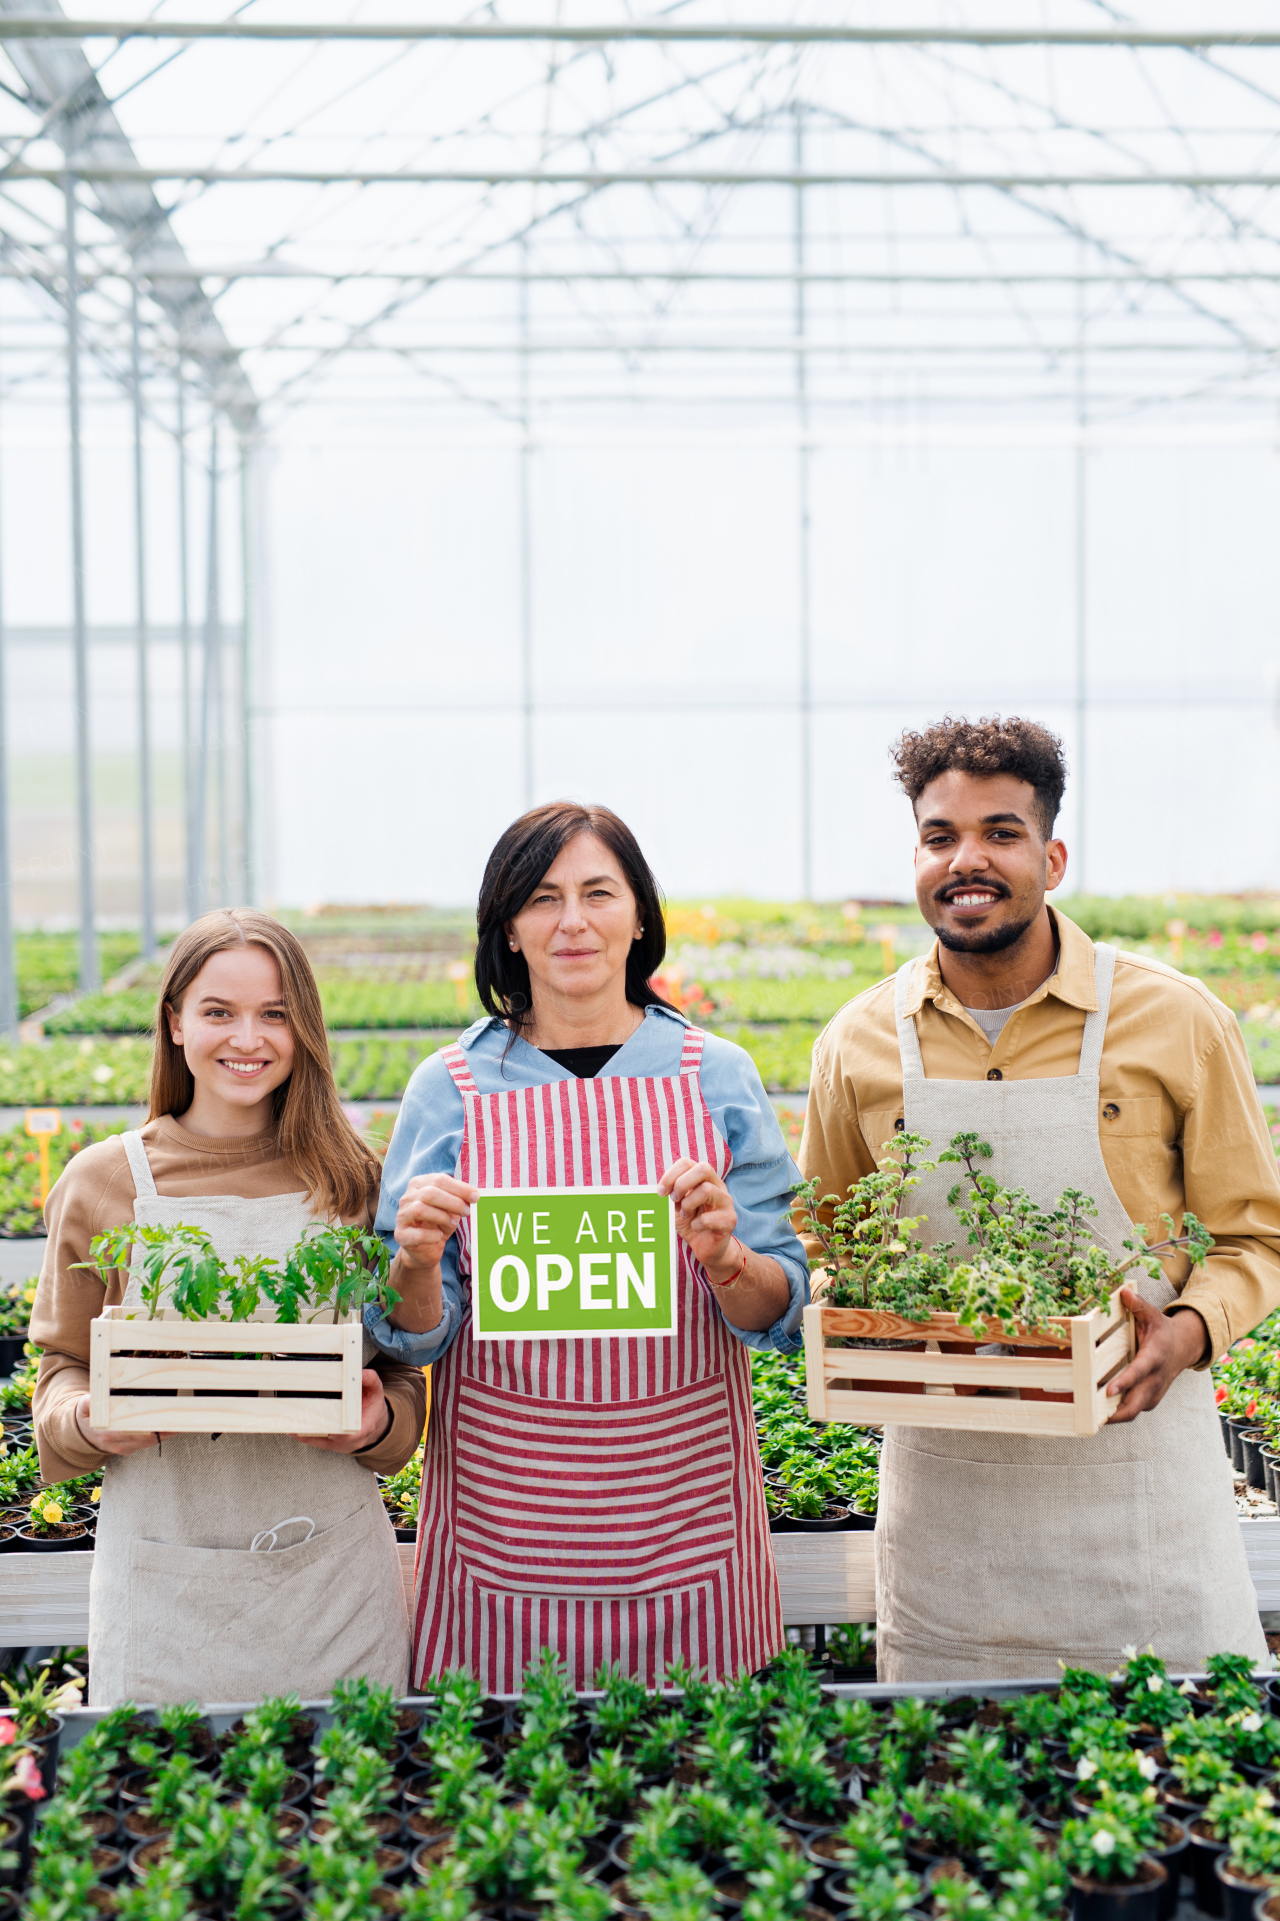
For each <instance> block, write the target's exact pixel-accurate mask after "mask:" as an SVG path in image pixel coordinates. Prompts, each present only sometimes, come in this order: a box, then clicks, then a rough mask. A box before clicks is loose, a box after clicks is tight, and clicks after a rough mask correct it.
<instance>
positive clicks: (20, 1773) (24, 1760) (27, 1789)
mask: <svg viewBox="0 0 1280 1921" xmlns="http://www.w3.org/2000/svg"><path fill="white" fill-rule="evenodd" d="M13 1780H14V1786H15V1787H17V1788H19V1789H20V1790H21V1792H22V1793H23V1794H25V1795H26V1797H27V1799H28V1801H43V1800H44V1798H45V1794H44V1783H43V1781H41V1779H40V1770H39V1768H38V1767H37V1766H36V1757H35V1755H34V1754H32V1753H30V1752H28V1753H26V1754H20V1755H19V1756H18V1761H17V1765H16V1767H15V1768H14V1770H13Z"/></svg>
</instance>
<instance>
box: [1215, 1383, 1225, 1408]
mask: <svg viewBox="0 0 1280 1921" xmlns="http://www.w3.org/2000/svg"><path fill="white" fill-rule="evenodd" d="M1213 1398H1214V1400H1215V1401H1216V1402H1217V1403H1218V1406H1219V1407H1221V1406H1222V1403H1223V1402H1224V1401H1225V1400H1226V1398H1227V1390H1226V1388H1225V1387H1218V1388H1215V1389H1214V1391H1213Z"/></svg>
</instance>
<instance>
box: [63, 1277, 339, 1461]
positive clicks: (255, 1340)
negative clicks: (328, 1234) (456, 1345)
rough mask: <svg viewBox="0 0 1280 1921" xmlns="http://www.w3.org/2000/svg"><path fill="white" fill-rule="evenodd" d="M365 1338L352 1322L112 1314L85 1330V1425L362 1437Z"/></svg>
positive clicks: (116, 1310)
mask: <svg viewBox="0 0 1280 1921" xmlns="http://www.w3.org/2000/svg"><path fill="white" fill-rule="evenodd" d="M363 1333H364V1330H363V1327H362V1324H361V1319H360V1316H359V1315H358V1314H355V1313H347V1314H344V1315H341V1316H340V1317H339V1318H338V1320H337V1321H332V1320H331V1321H328V1322H323V1323H316V1322H308V1323H307V1324H306V1325H294V1324H292V1323H285V1322H281V1321H187V1320H183V1319H182V1317H181V1316H180V1315H178V1314H174V1313H173V1312H172V1310H170V1309H166V1310H164V1311H163V1312H162V1314H161V1315H159V1316H157V1318H156V1319H155V1320H143V1319H141V1318H140V1317H136V1316H135V1317H133V1318H129V1319H126V1317H125V1313H124V1310H123V1308H120V1307H107V1308H104V1309H103V1311H102V1313H101V1314H100V1315H99V1316H98V1318H97V1319H96V1320H94V1321H93V1322H91V1323H90V1327H89V1419H90V1421H91V1422H92V1424H93V1426H94V1427H100V1428H114V1429H115V1430H116V1431H117V1432H121V1433H125V1434H151V1433H154V1432H156V1431H160V1432H164V1433H175V1434H357V1433H359V1431H360V1419H361V1416H360V1364H361V1356H362V1352H363ZM236 1350H238V1351H239V1352H241V1353H244V1352H245V1351H246V1350H249V1351H251V1352H252V1353H253V1354H254V1355H255V1358H253V1359H250V1360H238V1359H234V1358H232V1359H228V1358H227V1356H228V1352H229V1351H230V1352H232V1353H234V1352H235V1351H236ZM259 1353H265V1356H266V1358H264V1359H261V1360H260V1359H257V1358H256V1356H257V1354H259ZM282 1396H283V1397H285V1398H280V1397H282Z"/></svg>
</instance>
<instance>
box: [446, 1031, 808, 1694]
mask: <svg viewBox="0 0 1280 1921" xmlns="http://www.w3.org/2000/svg"><path fill="white" fill-rule="evenodd" d="M703 1039H704V1036H703V1034H702V1033H701V1032H700V1031H699V1030H698V1029H697V1028H692V1027H691V1028H689V1029H688V1030H687V1032H686V1035H685V1041H684V1049H683V1053H682V1056H681V1061H680V1072H679V1075H678V1076H674V1077H671V1078H666V1079H661V1080H630V1079H611V1080H566V1081H548V1082H547V1083H545V1084H544V1085H543V1086H541V1087H527V1088H518V1089H511V1090H509V1091H504V1092H502V1093H498V1094H482V1093H481V1092H480V1091H479V1089H478V1088H477V1086H476V1083H475V1080H474V1079H473V1077H472V1074H471V1069H470V1067H469V1066H468V1063H467V1057H466V1054H465V1053H464V1051H463V1050H462V1048H460V1047H457V1046H454V1047H447V1048H445V1049H443V1050H442V1058H443V1059H444V1061H445V1063H446V1064H447V1066H448V1069H449V1072H450V1074H451V1075H452V1077H453V1081H454V1084H455V1086H456V1087H457V1088H458V1090H459V1092H460V1093H461V1095H462V1100H463V1106H464V1108H465V1110H466V1126H465V1131H464V1134H463V1140H462V1152H461V1154H460V1155H459V1157H458V1178H459V1179H460V1180H464V1181H471V1182H474V1183H475V1184H476V1185H477V1186H479V1187H482V1188H486V1189H491V1188H503V1189H506V1188H527V1187H570V1186H573V1187H608V1186H622V1185H633V1186H656V1184H657V1182H658V1180H659V1179H660V1178H661V1176H662V1174H663V1173H664V1172H665V1170H666V1169H667V1168H668V1167H669V1166H670V1165H671V1163H672V1162H673V1161H675V1160H678V1159H679V1157H680V1156H681V1155H682V1154H687V1155H688V1156H689V1157H690V1158H691V1159H692V1160H703V1161H707V1162H709V1163H710V1165H711V1166H712V1167H714V1168H715V1169H716V1170H717V1172H718V1173H719V1174H720V1176H721V1178H722V1179H723V1177H724V1176H725V1175H726V1174H727V1173H728V1171H729V1167H730V1164H731V1161H732V1156H731V1154H730V1152H729V1148H728V1146H727V1145H726V1143H725V1142H724V1140H722V1138H721V1136H720V1134H719V1133H718V1132H717V1130H716V1127H715V1123H714V1122H713V1121H712V1118H711V1115H710V1114H709V1113H708V1111H707V1105H706V1101H705V1100H704V1099H703V1094H702V1085H701V1081H700V1080H699V1076H698V1069H699V1066H700V1064H701V1060H702V1044H703ZM458 1238H459V1243H460V1245H459V1261H458V1266H459V1272H460V1273H461V1274H462V1275H463V1276H464V1277H465V1276H468V1275H469V1274H470V1272H471V1246H470V1232H469V1224H468V1223H467V1222H464V1223H463V1224H462V1226H461V1227H460V1228H459V1230H458ZM678 1248H679V1259H678V1263H677V1283H676V1286H677V1300H676V1331H675V1333H674V1335H670V1336H667V1337H664V1338H661V1339H659V1338H657V1337H655V1336H652V1335H650V1336H645V1337H643V1338H639V1339H637V1338H630V1339H618V1340H612V1341H608V1340H585V1339H584V1340H562V1341H473V1340H472V1338H471V1325H470V1319H469V1318H468V1320H467V1321H466V1322H465V1324H464V1325H463V1328H462V1330H461V1332H460V1333H459V1334H458V1337H457V1339H456V1340H455V1341H454V1343H453V1345H452V1347H451V1348H450V1349H449V1351H448V1353H447V1354H446V1355H445V1356H444V1359H443V1360H442V1361H439V1362H437V1364H436V1366H435V1367H434V1368H433V1370H432V1373H433V1378H434V1405H433V1407H432V1412H431V1426H430V1430H429V1432H428V1436H427V1447H426V1462H425V1468H424V1472H423V1477H422V1506H421V1520H420V1523H419V1534H418V1562H417V1574H416V1598H415V1605H414V1652H413V1674H414V1678H415V1682H416V1683H417V1684H418V1685H421V1684H422V1682H423V1680H424V1679H425V1677H426V1676H428V1675H432V1674H439V1673H441V1672H443V1671H444V1670H445V1669H448V1668H457V1667H461V1668H467V1669H469V1670H470V1671H471V1672H472V1673H473V1674H475V1675H477V1676H478V1677H479V1679H480V1680H481V1681H482V1682H483V1683H484V1685H485V1687H486V1688H487V1689H488V1690H489V1692H490V1693H511V1692H513V1691H515V1690H516V1689H518V1688H519V1687H520V1684H521V1676H522V1674H523V1671H524V1668H525V1665H526V1663H527V1662H529V1661H530V1660H533V1659H534V1658H536V1656H537V1654H538V1651H539V1649H541V1648H544V1647H550V1648H555V1649H556V1650H557V1651H558V1652H559V1653H560V1654H562V1655H563V1656H564V1658H565V1660H566V1661H567V1663H568V1666H569V1673H570V1676H571V1677H572V1680H573V1684H574V1686H575V1687H578V1688H585V1687H590V1686H591V1684H592V1677H593V1676H594V1674H595V1672H596V1669H597V1668H598V1667H599V1665H600V1663H601V1662H614V1661H617V1662H620V1663H621V1664H622V1667H623V1668H624V1669H625V1671H626V1672H628V1673H630V1674H636V1675H640V1676H643V1678H644V1679H645V1680H646V1681H648V1682H652V1681H654V1680H656V1679H657V1677H658V1676H659V1675H660V1674H661V1673H662V1672H663V1670H664V1669H665V1668H666V1667H667V1666H668V1665H669V1664H670V1663H671V1662H673V1661H675V1660H684V1661H687V1662H689V1664H690V1665H691V1666H693V1667H695V1668H697V1667H701V1668H705V1669H707V1671H708V1672H709V1673H710V1674H711V1675H713V1676H719V1675H734V1674H738V1673H741V1672H743V1671H748V1672H750V1671H752V1670H754V1669H756V1668H759V1667H763V1666H764V1664H765V1662H766V1661H768V1660H770V1659H771V1658H772V1656H773V1655H774V1654H776V1653H777V1651H778V1649H779V1648H780V1647H781V1646H782V1644H783V1639H784V1636H783V1629H782V1607H781V1602H780V1598H779V1594H778V1581H777V1574H776V1572H775V1569H774V1563H773V1553H772V1550H771V1548H770V1544H769V1528H768V1520H767V1516H766V1512H765V1505H764V1482H763V1478H762V1476H761V1471H760V1455H759V1451H758V1449H757V1446H756V1438H755V1425H754V1422H753V1419H752V1411H751V1365H750V1362H749V1360H748V1357H747V1350H746V1348H745V1347H744V1346H743V1345H742V1343H741V1342H740V1341H738V1340H736V1339H735V1338H734V1336H733V1335H732V1334H731V1333H730V1332H729V1330H728V1328H727V1327H726V1326H725V1324H724V1321H723V1320H722V1318H721V1315H720V1310H719V1308H718V1307H717V1306H716V1303H715V1299H714V1296H713V1290H712V1288H711V1285H710V1283H709V1282H708V1280H707V1278H706V1275H705V1273H704V1272H703V1269H702V1267H701V1266H700V1265H699V1263H698V1262H697V1261H696V1260H694V1259H693V1258H692V1256H691V1255H690V1254H689V1252H688V1250H687V1248H686V1247H685V1245H684V1242H683V1241H681V1242H679V1243H678Z"/></svg>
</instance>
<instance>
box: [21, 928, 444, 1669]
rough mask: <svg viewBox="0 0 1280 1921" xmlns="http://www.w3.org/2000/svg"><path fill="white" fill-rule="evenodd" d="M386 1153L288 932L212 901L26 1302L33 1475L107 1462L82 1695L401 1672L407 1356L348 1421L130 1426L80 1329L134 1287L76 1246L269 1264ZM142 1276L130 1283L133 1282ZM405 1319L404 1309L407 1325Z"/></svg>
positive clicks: (344, 1198) (382, 1375)
mask: <svg viewBox="0 0 1280 1921" xmlns="http://www.w3.org/2000/svg"><path fill="white" fill-rule="evenodd" d="M379 1173H380V1169H379V1167H378V1162H377V1159H376V1157H375V1155H374V1154H373V1153H372V1152H371V1151H370V1149H369V1148H368V1147H366V1146H365V1144H364V1142H363V1141H361V1140H360V1138H359V1136H358V1135H357V1134H356V1132H355V1130H354V1128H352V1126H351V1125H350V1123H349V1121H348V1120H347V1118H346V1116H345V1115H344V1114H343V1112H342V1106H341V1103H340V1101H339V1098H338V1091H337V1087H336V1085H335V1083H334V1078H333V1069H332V1066H331V1064H330V1060H329V1049H328V1041H327V1038H326V1035H325V1028H324V1018H323V1015H322V1013H321V1008H320V995H319V991H318V989H317V987H316V982H315V977H314V975H313V974H312V972H311V968H310V965H309V963H308V961H307V957H306V954H305V953H304V951H303V949H302V947H301V945H300V944H299V942H298V941H297V940H296V939H295V938H294V936H293V935H292V934H291V933H290V932H289V930H288V929H287V928H286V927H283V926H281V924H280V923H279V922H278V921H276V920H273V919H272V918H271V917H270V915H267V914H263V913H259V912H257V911H256V910H254V909H252V908H245V907H240V908H234V909H231V910H228V911H219V912H217V913H212V914H206V915H205V916H204V917H203V918H202V919H201V920H198V921H195V922H194V923H193V924H192V925H191V926H190V927H188V928H187V929H186V930H185V932H183V933H182V934H180V935H179V936H178V938H177V940H176V941H175V942H174V944H173V946H172V947H171V948H170V950H169V953H168V957H167V961H166V965H165V970H164V978H163V980H162V982H161V986H160V994H159V1006H158V1011H157V1017H156V1041H155V1057H154V1063H153V1067H152V1076H151V1111H150V1115H149V1117H148V1119H147V1121H146V1123H145V1125H144V1126H143V1127H142V1128H140V1129H137V1130H130V1131H129V1132H127V1133H125V1134H121V1135H117V1136H114V1137H113V1138H111V1139H110V1140H104V1141H99V1142H95V1143H94V1144H93V1145H92V1146H90V1147H87V1148H85V1149H84V1150H83V1151H82V1152H81V1153H80V1154H78V1155H77V1156H76V1157H75V1159H74V1160H73V1161H72V1162H71V1163H70V1165H69V1166H68V1167H67V1169H66V1171H65V1172H64V1173H63V1175H62V1177H61V1179H60V1180H59V1181H58V1182H57V1184H56V1185H55V1187H54V1189H53V1191H52V1193H51V1194H50V1196H49V1199H48V1202H47V1204H46V1207H45V1220H46V1223H47V1226H48V1233H49V1239H48V1244H47V1247H46V1251H45V1259H44V1266H43V1269H42V1272H41V1275H40V1284H39V1287H38V1289H37V1292H36V1300H35V1306H34V1309H33V1311H32V1316H31V1338H32V1340H33V1341H35V1342H38V1343H39V1345H40V1346H41V1347H43V1349H44V1353H43V1355H42V1357H41V1360H40V1372H39V1379H38V1381H37V1384H36V1390H35V1395H34V1398H33V1403H32V1407H33V1414H34V1418H35V1427H36V1440H37V1443H38V1445H39V1449H40V1469H41V1473H42V1474H43V1476H44V1478H45V1479H46V1481H61V1480H66V1479H68V1478H70V1477H71V1476H73V1475H76V1474H84V1473H86V1472H87V1471H88V1470H90V1469H91V1468H95V1467H102V1466H103V1465H104V1464H105V1468H106V1473H105V1476H104V1482H103V1493H102V1509H101V1518H100V1520H99V1523H98V1534H97V1551H96V1553H95V1555H94V1568H93V1576H92V1582H91V1588H90V1615H89V1692H90V1700H91V1701H92V1702H93V1703H94V1704H95V1705H106V1704H109V1703H112V1702H117V1701H122V1700H137V1701H159V1702H163V1701H186V1700H190V1699H191V1698H192V1697H193V1696H194V1697H196V1698H198V1699H199V1700H201V1701H251V1700H256V1699H258V1698H260V1697H261V1696H262V1695H264V1694H279V1693H287V1692H289V1691H291V1690H293V1691H296V1692H298V1693H299V1694H300V1695H302V1696H303V1697H304V1698H305V1697H306V1696H312V1697H314V1696H315V1695H317V1694H324V1693H327V1692H328V1690H329V1689H330V1687H331V1686H332V1684H333V1682H334V1681H335V1680H337V1679H339V1678H340V1677H341V1676H344V1675H356V1674H369V1675H371V1676H372V1677H374V1678H375V1679H378V1680H380V1681H383V1682H389V1683H391V1684H392V1685H393V1686H395V1687H396V1688H397V1690H400V1689H402V1688H403V1687H404V1684H405V1680H406V1676H407V1669H408V1623H407V1618H406V1615H405V1608H404V1598H403V1591H402V1587H401V1580H400V1570H399V1563H398V1559H397V1556H396V1552H395V1539H394V1534H393V1532H392V1530H391V1528H390V1525H389V1523H388V1520H387V1517H386V1515H385V1513H384V1511H383V1508H382V1503H381V1499H380V1497H379V1494H378V1488H377V1483H376V1480H375V1478H374V1476H375V1475H376V1474H387V1473H394V1472H395V1470H396V1469H397V1468H400V1467H402V1466H403V1465H404V1463H405V1462H406V1461H407V1460H408V1459H409V1457H410V1455H411V1454H412V1453H413V1451H414V1449H415V1447H416V1446H417V1444H418V1440H419V1437H420V1435H421V1433H422V1423H423V1415H424V1410H425V1399H426V1394H425V1383H424V1381H423V1377H422V1373H421V1371H420V1369H418V1368H416V1367H413V1366H411V1365H407V1364H405V1363H403V1362H400V1361H398V1360H396V1359H395V1358H393V1357H392V1358H389V1357H387V1356H385V1355H377V1354H376V1350H374V1349H373V1347H372V1344H371V1343H369V1342H366V1352H367V1354H370V1355H376V1358H374V1359H373V1363H372V1365H368V1364H366V1367H365V1370H364V1375H363V1382H362V1386H363V1400H362V1417H363V1418H362V1423H361V1427H360V1431H359V1432H358V1433H356V1434H338V1435H328V1436H310V1437H302V1436H290V1435H258V1434H222V1435H209V1434H170V1435H164V1434H126V1433H123V1432H118V1433H112V1432H110V1431H101V1430H99V1429H96V1428H94V1427H93V1426H92V1425H91V1423H90V1419H89V1395H88V1385H89V1377H88V1361H89V1323H90V1322H91V1321H92V1320H93V1318H94V1317H95V1315H97V1314H99V1313H100V1312H101V1310H102V1308H103V1306H104V1305H112V1304H114V1303H117V1302H121V1301H124V1300H125V1297H126V1291H127V1289H128V1287H129V1285H130V1276H129V1275H128V1274H127V1273H124V1272H117V1273H115V1274H113V1275H112V1277H111V1279H110V1281H109V1283H108V1284H107V1285H106V1286H105V1287H104V1285H103V1283H102V1281H101V1280H100V1279H99V1278H98V1276H97V1275H96V1274H95V1273H94V1272H93V1271H92V1270H86V1269H85V1268H83V1267H82V1266H80V1265H79V1263H82V1262H85V1261H88V1259H89V1253H90V1243H91V1242H92V1240H93V1237H94V1236H95V1235H96V1234H100V1233H102V1232H103V1231H104V1230H105V1229H107V1228H112V1227H117V1226H119V1225H121V1224H122V1223H124V1222H129V1221H134V1222H137V1223H138V1224H139V1225H162V1226H169V1227H172V1226H176V1225H178V1224H179V1223H183V1224H185V1225H187V1226H192V1227H201V1228H204V1229H205V1230H206V1231H207V1232H208V1234H209V1235H210V1237H211V1239H212V1240H213V1243H214V1246H215V1247H216V1248H217V1251H218V1253H219V1255H220V1256H221V1257H222V1259H223V1260H230V1259H234V1258H235V1256H237V1255H239V1254H247V1255H258V1254H266V1255H270V1256H271V1257H273V1258H275V1259H280V1258H281V1257H282V1256H283V1255H284V1254H285V1252H286V1251H287V1249H289V1248H290V1247H292V1246H293V1245H294V1244H295V1243H296V1242H297V1241H298V1240H299V1239H300V1238H301V1236H302V1234H303V1232H304V1230H305V1229H306V1227H307V1226H308V1224H309V1223H310V1222H312V1221H315V1220H324V1221H342V1222H346V1223H348V1224H351V1223H360V1224H362V1225H364V1224H368V1223H370V1222H371V1221H372V1218H373V1211H374V1206H375V1203H376V1196H377V1190H378V1179H379ZM134 1285H135V1286H136V1283H135V1284H134ZM408 1325H409V1326H410V1327H412V1326H413V1325H415V1323H414V1322H413V1320H412V1318H410V1320H409V1321H408Z"/></svg>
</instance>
